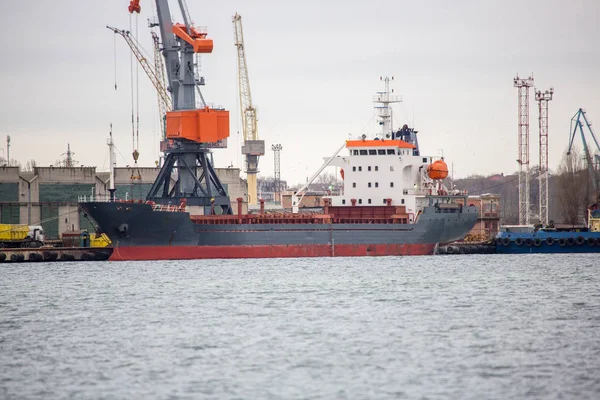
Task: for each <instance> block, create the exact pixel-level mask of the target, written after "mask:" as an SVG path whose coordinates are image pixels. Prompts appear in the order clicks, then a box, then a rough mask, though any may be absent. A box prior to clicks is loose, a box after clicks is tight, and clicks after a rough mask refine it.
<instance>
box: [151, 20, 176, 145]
mask: <svg viewBox="0 0 600 400" xmlns="http://www.w3.org/2000/svg"><path fill="white" fill-rule="evenodd" d="M150 33H151V34H152V42H153V43H154V72H155V73H156V77H157V79H158V81H159V82H160V83H161V84H162V85H163V87H165V88H166V87H167V82H166V80H165V64H164V61H163V57H162V54H160V38H159V37H158V35H157V34H156V32H154V31H151V32H150ZM165 94H167V93H165ZM164 97H165V96H160V95H159V96H158V112H159V115H160V121H161V124H160V126H161V131H162V138H163V139H165V138H166V137H167V130H166V125H165V121H164V119H165V117H166V114H167V111H171V109H172V107H171V102H170V101H169V102H167V101H165V100H164ZM166 97H168V94H167V96H166Z"/></svg>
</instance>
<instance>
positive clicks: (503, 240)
mask: <svg viewBox="0 0 600 400" xmlns="http://www.w3.org/2000/svg"><path fill="white" fill-rule="evenodd" d="M502 244H503V245H505V246H508V245H509V244H510V239H509V238H507V237H505V238H504V239H502Z"/></svg>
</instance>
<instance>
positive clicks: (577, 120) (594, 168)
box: [567, 108, 600, 202]
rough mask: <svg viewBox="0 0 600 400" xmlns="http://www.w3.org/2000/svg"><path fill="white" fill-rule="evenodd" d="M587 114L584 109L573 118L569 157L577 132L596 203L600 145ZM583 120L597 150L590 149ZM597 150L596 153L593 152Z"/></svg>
mask: <svg viewBox="0 0 600 400" xmlns="http://www.w3.org/2000/svg"><path fill="white" fill-rule="evenodd" d="M585 114H586V112H585V110H583V109H581V108H580V109H579V110H578V111H577V112H576V113H575V115H574V116H573V118H571V134H570V137H569V149H568V150H567V155H570V154H571V150H572V148H573V141H574V140H575V135H577V130H579V133H580V134H581V142H582V144H583V153H584V157H585V164H586V167H587V169H588V174H589V179H590V180H591V181H592V188H593V190H594V196H595V199H594V201H596V202H598V201H600V182H599V181H600V177H599V176H598V166H599V164H600V144H599V143H598V139H597V138H596V135H595V134H594V131H593V130H592V124H591V122H589V120H588V119H587V116H586V115H585ZM581 120H583V121H584V122H585V126H586V127H587V130H588V132H589V134H590V136H591V137H592V140H593V141H594V144H595V145H596V148H595V149H593V148H592V149H590V146H589V145H588V142H587V140H586V139H585V134H584V131H583V123H582V122H581ZM593 150H595V153H592V151H593Z"/></svg>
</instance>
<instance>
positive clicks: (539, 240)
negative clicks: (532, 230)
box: [533, 238, 542, 247]
mask: <svg viewBox="0 0 600 400" xmlns="http://www.w3.org/2000/svg"><path fill="white" fill-rule="evenodd" d="M533 245H534V246H535V247H540V246H541V245H542V239H540V238H535V239H534V240H533Z"/></svg>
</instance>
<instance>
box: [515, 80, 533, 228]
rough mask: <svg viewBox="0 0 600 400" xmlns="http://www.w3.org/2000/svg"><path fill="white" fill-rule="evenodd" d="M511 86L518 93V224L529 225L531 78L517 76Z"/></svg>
mask: <svg viewBox="0 0 600 400" xmlns="http://www.w3.org/2000/svg"><path fill="white" fill-rule="evenodd" d="M513 86H514V87H516V88H517V89H518V93H519V130H518V138H519V154H518V157H519V158H517V163H519V224H520V225H527V224H529V88H530V87H532V86H533V77H531V76H530V77H529V78H527V79H521V78H519V76H518V75H517V76H516V78H515V79H514V80H513Z"/></svg>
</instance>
